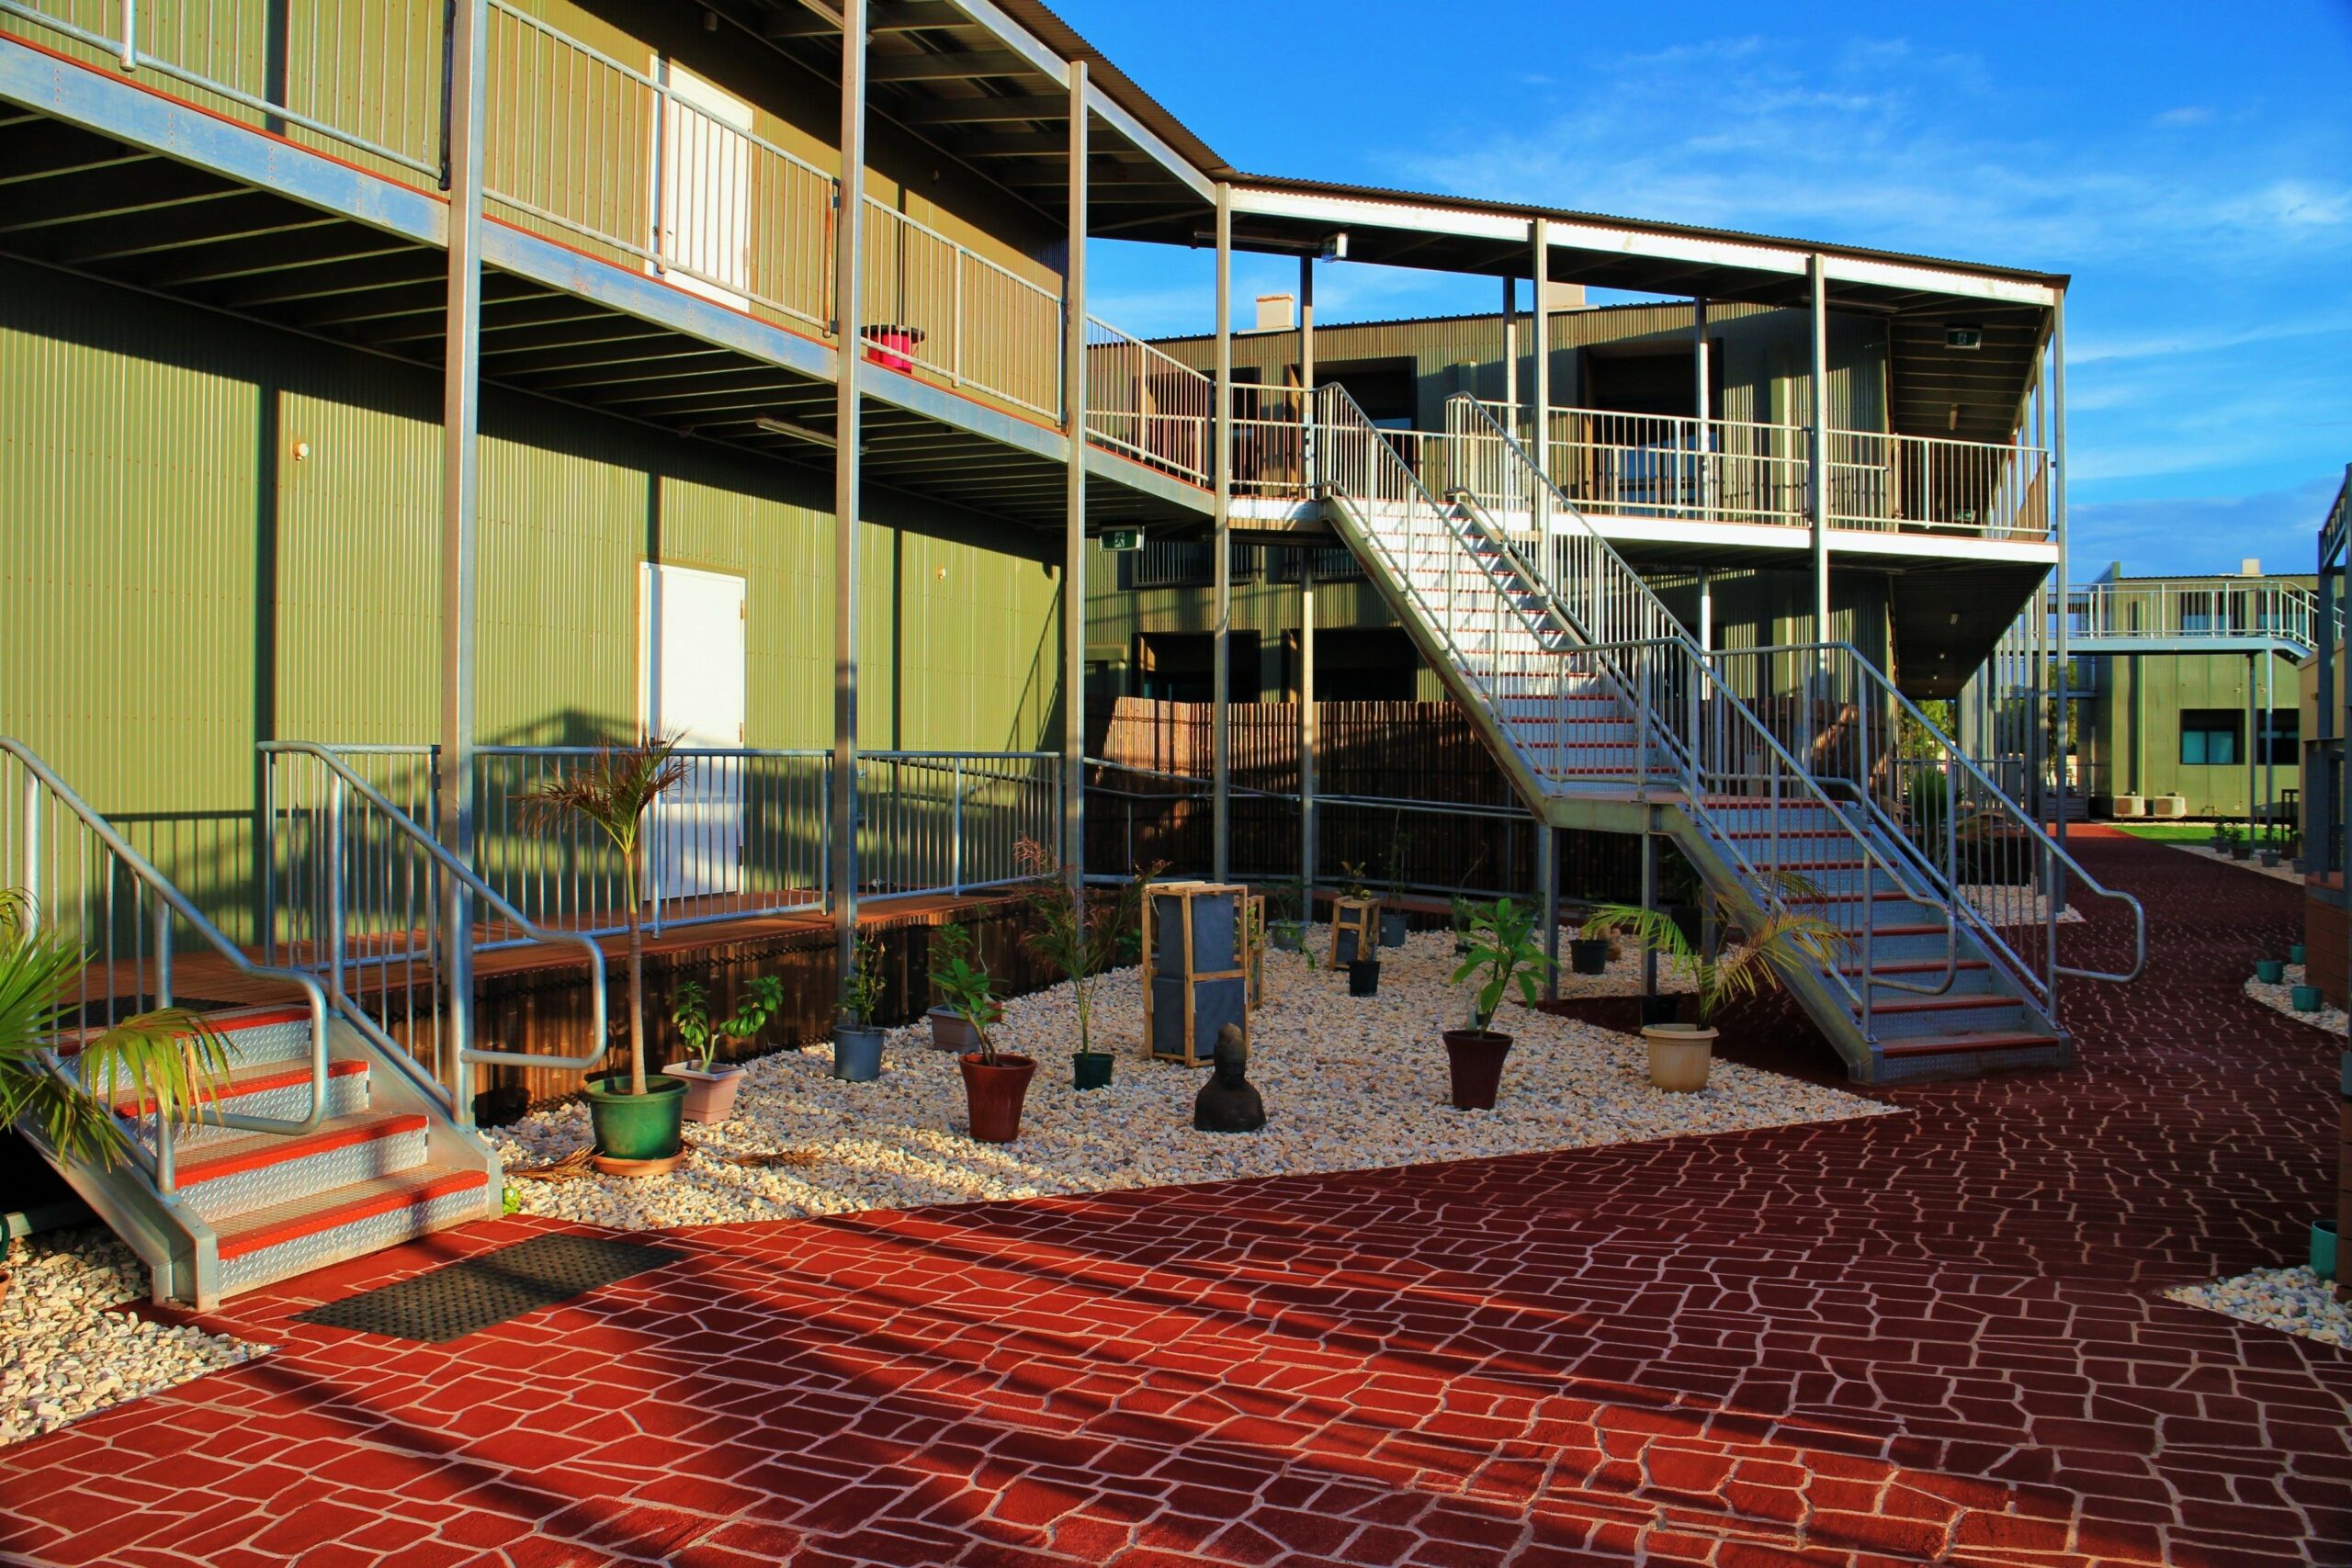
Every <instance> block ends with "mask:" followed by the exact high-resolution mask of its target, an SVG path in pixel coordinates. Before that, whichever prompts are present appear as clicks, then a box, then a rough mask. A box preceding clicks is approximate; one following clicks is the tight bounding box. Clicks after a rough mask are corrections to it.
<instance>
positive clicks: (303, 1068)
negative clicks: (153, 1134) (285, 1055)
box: [114, 1058, 368, 1116]
mask: <svg viewBox="0 0 2352 1568" xmlns="http://www.w3.org/2000/svg"><path fill="white" fill-rule="evenodd" d="M367 1070H368V1064H367V1063H365V1062H362V1061H356V1060H345V1059H341V1058H338V1059H336V1060H334V1061H331V1062H329V1063H328V1064H327V1077H331V1078H347V1077H355V1076H356V1075H358V1074H360V1073H364V1072H366V1071H367ZM310 1081H311V1064H310V1063H308V1062H305V1061H299V1060H298V1061H290V1062H262V1063H258V1064H256V1065H255V1066H250V1067H235V1068H232V1069H231V1071H230V1073H229V1077H228V1078H227V1079H226V1081H224V1082H222V1083H221V1084H220V1085H218V1086H217V1087H216V1088H214V1089H207V1090H205V1091H204V1093H203V1094H201V1095H200V1096H198V1099H199V1100H201V1101H203V1102H204V1103H207V1104H209V1103H210V1102H211V1101H213V1100H234V1099H236V1098H237V1097H238V1096H240V1095H246V1094H258V1093H260V1092H261V1091H262V1090H264V1089H290V1088H292V1087H293V1086H294V1085H296V1084H306V1083H309V1082H310ZM114 1108H115V1110H116V1111H118V1112H119V1113H120V1114H121V1115H124V1116H144V1115H149V1114H151V1113H153V1111H154V1109H155V1101H154V1100H153V1099H152V1098H148V1099H141V1100H130V1099H129V1098H125V1099H122V1100H116V1101H115V1102H114Z"/></svg>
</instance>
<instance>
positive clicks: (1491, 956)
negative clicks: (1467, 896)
mask: <svg viewBox="0 0 2352 1568" xmlns="http://www.w3.org/2000/svg"><path fill="white" fill-rule="evenodd" d="M1467 912H1468V915H1469V920H1470V925H1469V931H1468V936H1467V938H1466V940H1467V941H1468V942H1469V944H1470V946H1469V953H1468V955H1467V956H1466V957H1464V959H1463V960H1462V962H1461V964H1458V965H1456V966H1455V968H1454V971H1453V984H1455V985H1457V986H1459V985H1461V984H1462V983H1463V982H1464V980H1469V981H1472V982H1473V983H1474V984H1473V987H1472V989H1471V992H1470V1027H1471V1028H1473V1029H1475V1030H1477V1031H1478V1032H1481V1033H1487V1032H1491V1031H1492V1030H1493V1028H1494V1023H1495V1010H1496V1009H1498V1008H1499V1007H1501V1006H1502V1003H1503V998H1505V997H1507V996H1509V995H1510V993H1511V992H1512V991H1514V990H1516V991H1517V992H1518V993H1519V997H1520V1000H1521V1001H1523V1002H1525V1003H1526V1004H1527V1005H1528V1006H1530V1007H1533V1006H1534V1005H1535V1002H1536V1000H1537V998H1538V996H1539V995H1540V993H1539V992H1538V991H1537V989H1536V987H1537V985H1538V983H1539V982H1540V981H1541V980H1542V979H1543V978H1544V975H1545V974H1546V973H1547V972H1548V971H1549V970H1550V969H1551V967H1552V961H1551V959H1550V958H1548V957H1546V956H1545V955H1544V943H1543V942H1542V941H1541V940H1539V939H1538V937H1537V935H1536V930H1535V928H1536V925H1537V922H1538V919H1539V917H1538V915H1537V913H1536V911H1535V910H1534V909H1533V908H1525V909H1522V908H1520V907H1519V906H1518V905H1517V904H1514V903H1513V902H1511V901H1510V899H1508V898H1498V899H1496V900H1495V901H1494V902H1493V903H1492V904H1478V903H1471V904H1469V905H1468V906H1467Z"/></svg>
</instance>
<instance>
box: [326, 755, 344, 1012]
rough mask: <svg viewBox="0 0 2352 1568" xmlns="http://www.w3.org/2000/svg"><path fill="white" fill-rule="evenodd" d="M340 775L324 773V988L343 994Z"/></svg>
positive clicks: (341, 810)
mask: <svg viewBox="0 0 2352 1568" xmlns="http://www.w3.org/2000/svg"><path fill="white" fill-rule="evenodd" d="M343 918H344V897H343V775H342V774H340V773H330V774H328V775H327V991H328V994H329V995H331V996H334V997H341V996H343V995H344V989H343V964H344V931H343Z"/></svg>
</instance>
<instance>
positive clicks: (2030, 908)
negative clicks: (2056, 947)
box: [1960, 882, 2083, 926]
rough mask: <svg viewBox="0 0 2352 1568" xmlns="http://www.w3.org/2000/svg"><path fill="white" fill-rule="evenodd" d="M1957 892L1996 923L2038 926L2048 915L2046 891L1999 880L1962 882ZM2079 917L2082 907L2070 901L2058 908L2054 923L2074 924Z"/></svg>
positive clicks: (2048, 903)
mask: <svg viewBox="0 0 2352 1568" xmlns="http://www.w3.org/2000/svg"><path fill="white" fill-rule="evenodd" d="M1960 896H1961V897H1962V898H1965V899H1966V900H1967V901H1968V902H1969V903H1970V904H1972V905H1973V906H1975V908H1977V909H1978V910H1980V911H1982V912H1983V913H1984V915H1985V918H1986V919H1992V920H1994V922H1995V923H1996V924H1997V925H2004V926H2009V925H2032V926H2038V925H2040V924H2041V922H2042V921H2044V920H2045V919H2049V918H2050V895H2049V894H2047V893H2024V892H2020V891H2019V890H2018V888H2016V887H2010V886H2003V885H2001V884H1999V883H1991V882H1963V883H1962V884H1961V885H1960ZM2082 918H2083V912H2082V910H2080V909H2078V908H2075V906H2074V905H2072V904H2069V905H2067V906H2066V907H2065V908H2063V909H2061V910H2059V911H2058V923H2059V924H2060V925H2062V926H2065V925H2075V924H2078V923H2080V921H2081V920H2082Z"/></svg>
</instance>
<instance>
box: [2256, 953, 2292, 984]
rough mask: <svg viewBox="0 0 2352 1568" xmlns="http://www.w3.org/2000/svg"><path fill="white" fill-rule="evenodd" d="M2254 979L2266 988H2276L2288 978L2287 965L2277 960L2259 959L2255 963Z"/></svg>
mask: <svg viewBox="0 0 2352 1568" xmlns="http://www.w3.org/2000/svg"><path fill="white" fill-rule="evenodd" d="M2254 977H2255V978H2256V979H2257V980H2259V981H2261V982H2262V983H2263V984H2264V985H2266V986H2275V985H2277V984H2278V982H2279V981H2281V980H2284V979H2285V978H2286V977H2287V965H2286V963H2285V961H2284V960H2281V959H2277V958H2257V959H2256V960H2255V961H2254Z"/></svg>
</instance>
